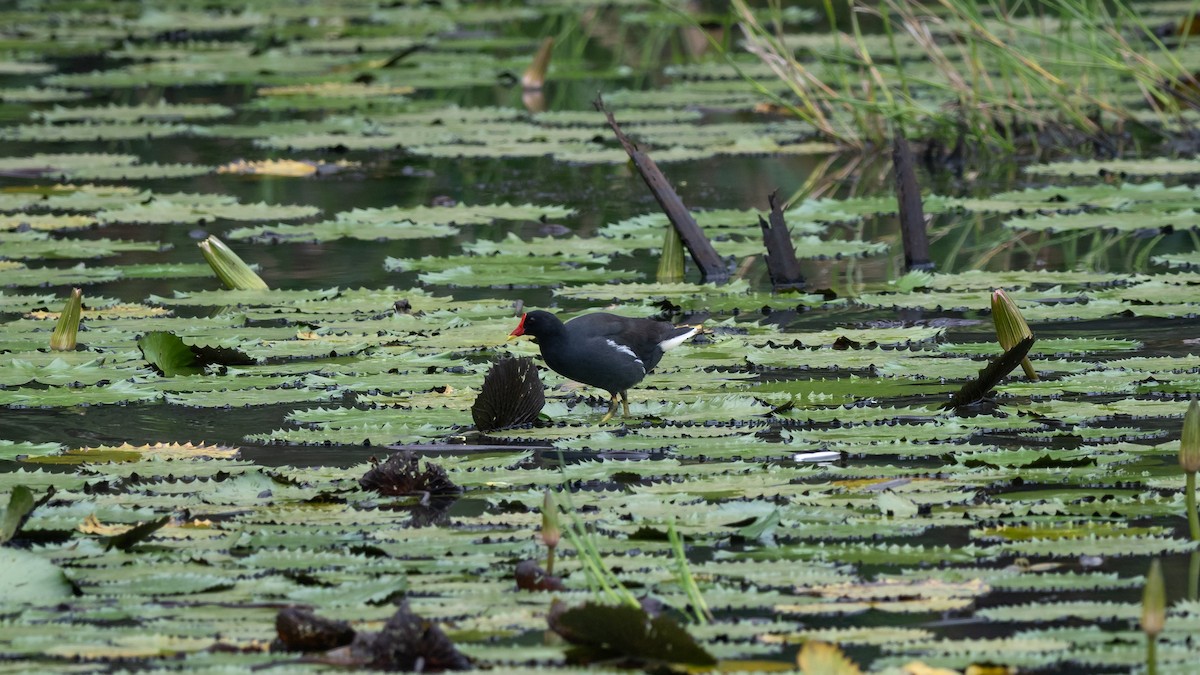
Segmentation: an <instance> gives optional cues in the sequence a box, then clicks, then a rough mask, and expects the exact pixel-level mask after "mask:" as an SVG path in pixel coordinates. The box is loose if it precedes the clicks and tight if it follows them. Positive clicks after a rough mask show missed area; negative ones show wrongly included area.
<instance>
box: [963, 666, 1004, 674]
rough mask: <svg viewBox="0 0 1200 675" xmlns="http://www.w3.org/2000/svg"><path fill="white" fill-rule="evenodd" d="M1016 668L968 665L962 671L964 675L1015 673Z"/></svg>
mask: <svg viewBox="0 0 1200 675" xmlns="http://www.w3.org/2000/svg"><path fill="white" fill-rule="evenodd" d="M1015 673H1017V669H1016V668H1014V667H1012V666H992V665H988V666H979V665H975V664H972V665H969V666H967V669H966V670H965V671H964V675H1015Z"/></svg>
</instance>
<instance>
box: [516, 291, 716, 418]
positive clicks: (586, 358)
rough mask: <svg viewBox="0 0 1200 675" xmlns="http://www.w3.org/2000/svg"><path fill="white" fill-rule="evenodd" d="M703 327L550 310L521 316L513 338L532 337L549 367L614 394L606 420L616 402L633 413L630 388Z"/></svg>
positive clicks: (612, 412) (615, 408)
mask: <svg viewBox="0 0 1200 675" xmlns="http://www.w3.org/2000/svg"><path fill="white" fill-rule="evenodd" d="M700 328H701V327H700V326H673V325H671V324H669V323H667V322H666V321H655V320H653V319H632V318H629V317H625V316H617V315H616V314H608V313H607V312H595V313H592V314H584V315H583V316H577V317H575V318H574V319H571V320H570V321H568V322H566V323H563V322H562V321H560V320H559V318H558V317H557V316H554V315H553V314H551V313H550V312H543V311H541V310H537V311H534V312H527V313H525V314H524V315H522V316H521V323H519V324H517V327H516V329H515V330H513V332H512V333H510V334H509V336H508V339H510V340H511V339H513V338H515V337H517V336H519V335H531V336H533V337H534V338H536V339H535V342H537V345H538V347H539V348H540V349H541V350H542V358H544V359H546V365H548V366H550V369H551V370H553V371H554V372H556V373H558V374H559V375H562V376H563V377H566V378H569V379H572V380H575V381H576V382H582V383H584V384H589V385H591V386H593V387H600V388H601V389H603V390H605V391H607V392H608V393H609V394H610V395H611V396H612V398H611V399H610V401H609V406H608V413H607V414H606V415H605V416H604V418H603V419H601V420H600V423H601V424H604V423H605V422H607V421H608V420H610V419H612V416H613V414H614V413H615V412H617V401H621V402H622V403H623V404H624V406H625V416H626V417H628V416H629V393H628V391H627V390H628V389H629V388H630V387H632V386H633V385H635V384H637V383H638V382H641V381H642V378H644V377H646V373H648V372H650V371H651V370H653V369H654V366H656V365H658V362H659V360H660V359H662V356H663V352H664V351H666V350H668V349H670V348H672V347H676V346H678V345H679V344H680V343H682V342H683V341H684V340H687V339H688V338H690V337H691V336H693V335H695V334H696V333H697V332H698V331H699V330H700Z"/></svg>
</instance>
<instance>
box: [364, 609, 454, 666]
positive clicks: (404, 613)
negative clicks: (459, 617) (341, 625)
mask: <svg viewBox="0 0 1200 675" xmlns="http://www.w3.org/2000/svg"><path fill="white" fill-rule="evenodd" d="M360 635H361V634H360ZM370 654H371V661H370V663H369V664H368V665H369V666H370V667H372V668H378V669H380V670H391V671H403V672H412V671H417V672H441V671H444V670H470V669H471V668H472V667H473V666H472V665H471V661H470V659H468V658H467V657H466V656H464V655H463V653H462V652H460V651H458V649H457V648H456V647H455V646H454V643H453V642H451V641H450V638H448V637H446V634H445V633H443V632H442V629H441V628H439V627H438V625H437V624H435V623H432V622H430V621H427V620H426V619H423V618H421V617H419V616H417V615H416V614H413V612H412V610H410V609H409V608H408V601H405V602H403V603H401V605H400V609H398V610H396V613H395V614H393V615H392V618H390V619H388V621H387V623H386V624H384V626H383V630H381V631H379V634H378V635H376V636H375V638H374V640H372V642H371V645H370Z"/></svg>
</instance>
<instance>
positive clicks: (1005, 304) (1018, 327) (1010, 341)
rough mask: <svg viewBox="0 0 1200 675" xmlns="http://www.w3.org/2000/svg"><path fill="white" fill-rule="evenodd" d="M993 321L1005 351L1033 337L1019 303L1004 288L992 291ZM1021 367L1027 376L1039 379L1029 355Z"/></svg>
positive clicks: (997, 336)
mask: <svg viewBox="0 0 1200 675" xmlns="http://www.w3.org/2000/svg"><path fill="white" fill-rule="evenodd" d="M992 323H993V324H995V326H996V339H997V340H999V341H1000V346H1001V347H1002V348H1003V349H1004V351H1008V350H1010V349H1012V348H1013V346H1015V345H1016V344H1017V343H1018V342H1020V341H1021V340H1024V339H1025V338H1027V337H1033V331H1031V330H1029V324H1027V323H1025V317H1023V316H1021V310H1019V309H1017V303H1015V302H1013V301H1012V298H1010V297H1008V294H1007V293H1005V292H1004V290H1003V289H996V290H994V291H992ZM1021 368H1022V369H1024V370H1025V377H1028V378H1029V379H1031V380H1036V379H1038V375H1037V371H1036V370H1034V369H1033V362H1032V361H1030V360H1029V357H1028V356H1026V357H1025V358H1024V359H1022V360H1021Z"/></svg>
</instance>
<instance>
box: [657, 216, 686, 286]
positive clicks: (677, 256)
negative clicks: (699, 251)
mask: <svg viewBox="0 0 1200 675" xmlns="http://www.w3.org/2000/svg"><path fill="white" fill-rule="evenodd" d="M683 269H684V262H683V240H681V239H680V238H679V231H678V230H676V229H675V226H674V225H667V232H666V234H664V235H663V245H662V253H661V254H660V255H659V258H658V274H657V276H656V280H657V281H658V283H660V284H677V283H679V282H681V281H683Z"/></svg>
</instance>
